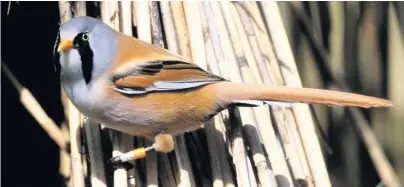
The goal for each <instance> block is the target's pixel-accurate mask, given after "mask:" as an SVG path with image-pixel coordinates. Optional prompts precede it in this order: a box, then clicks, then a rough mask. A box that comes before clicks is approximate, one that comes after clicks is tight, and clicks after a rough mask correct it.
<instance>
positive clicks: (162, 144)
mask: <svg viewBox="0 0 404 187" xmlns="http://www.w3.org/2000/svg"><path fill="white" fill-rule="evenodd" d="M173 149H174V139H173V136H172V135H171V134H166V133H159V134H157V135H156V136H155V137H154V144H153V145H152V146H149V147H146V148H144V147H140V148H136V149H134V150H132V151H129V152H126V153H124V154H122V155H120V156H116V157H113V158H111V159H110V160H109V161H110V162H111V163H112V164H119V163H123V162H127V161H131V160H137V159H141V158H144V157H146V154H147V153H148V152H151V151H157V152H162V153H168V152H170V151H172V150H173Z"/></svg>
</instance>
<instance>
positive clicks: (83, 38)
mask: <svg viewBox="0 0 404 187" xmlns="http://www.w3.org/2000/svg"><path fill="white" fill-rule="evenodd" d="M81 39H82V40H83V41H88V39H90V36H89V35H88V33H87V32H86V33H83V35H82V36H81Z"/></svg>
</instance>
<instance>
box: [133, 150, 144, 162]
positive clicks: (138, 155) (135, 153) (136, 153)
mask: <svg viewBox="0 0 404 187" xmlns="http://www.w3.org/2000/svg"><path fill="white" fill-rule="evenodd" d="M133 156H134V158H135V159H139V158H144V157H146V149H145V148H144V147H141V148H137V149H135V150H133Z"/></svg>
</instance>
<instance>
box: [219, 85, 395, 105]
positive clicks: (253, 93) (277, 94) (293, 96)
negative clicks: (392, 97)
mask: <svg viewBox="0 0 404 187" xmlns="http://www.w3.org/2000/svg"><path fill="white" fill-rule="evenodd" d="M218 86H219V90H220V96H221V97H222V99H223V101H225V102H228V103H235V104H246V105H260V102H261V103H262V102H263V103H266V104H271V103H272V102H275V103H278V102H281V103H282V102H285V103H288V102H289V103H312V104H326V105H336V106H357V107H364V108H370V107H391V106H393V104H392V102H391V101H388V100H385V99H381V98H377V97H371V96H365V95H360V94H354V93H347V92H340V91H332V90H323V89H314V88H293V87H283V86H268V85H259V84H238V83H229V82H224V83H219V85H218Z"/></svg>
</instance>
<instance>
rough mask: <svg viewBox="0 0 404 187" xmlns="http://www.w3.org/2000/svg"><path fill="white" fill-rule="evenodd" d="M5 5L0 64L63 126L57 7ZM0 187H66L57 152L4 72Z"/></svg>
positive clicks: (55, 146) (20, 3)
mask: <svg viewBox="0 0 404 187" xmlns="http://www.w3.org/2000/svg"><path fill="white" fill-rule="evenodd" d="M8 4H9V2H1V16H2V17H1V59H2V60H3V61H4V63H5V64H6V65H7V66H8V68H9V69H10V71H11V72H12V73H13V74H14V75H15V76H16V78H17V79H18V80H19V81H20V83H21V84H22V85H23V86H25V87H27V88H28V89H29V90H30V91H31V93H32V94H33V95H34V97H35V98H36V99H37V100H38V102H39V103H40V104H41V106H42V107H43V109H44V110H45V111H46V112H47V114H48V115H49V116H50V117H51V118H52V119H53V120H54V121H55V122H56V123H57V124H60V123H61V122H62V120H63V108H62V104H61V101H60V86H59V77H58V76H57V75H56V74H55V72H54V68H53V64H52V63H53V62H52V47H53V43H54V41H55V37H56V34H57V31H58V27H59V24H58V23H59V8H58V2H19V3H18V4H17V3H16V2H12V3H11V9H10V14H9V15H7V9H8ZM1 87H2V92H1V100H2V103H1V106H2V118H1V120H2V121H1V123H2V127H1V128H2V136H1V138H2V140H1V142H2V145H1V146H2V155H1V159H2V160H1V161H2V185H3V186H15V187H19V186H41V187H45V186H52V187H55V186H62V185H63V181H62V180H63V179H62V177H61V176H60V174H59V148H58V146H57V145H56V144H55V143H54V141H53V140H52V139H50V138H49V136H48V135H47V134H46V132H45V131H44V130H43V129H42V127H41V126H39V125H38V124H37V122H36V121H35V119H34V118H33V117H32V116H31V114H29V113H28V112H27V110H26V109H25V108H24V106H23V105H22V104H21V102H20V101H19V96H18V93H17V90H16V89H15V88H14V87H13V86H12V84H11V83H10V81H9V80H8V78H7V77H6V76H5V75H4V73H3V72H2V75H1Z"/></svg>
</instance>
